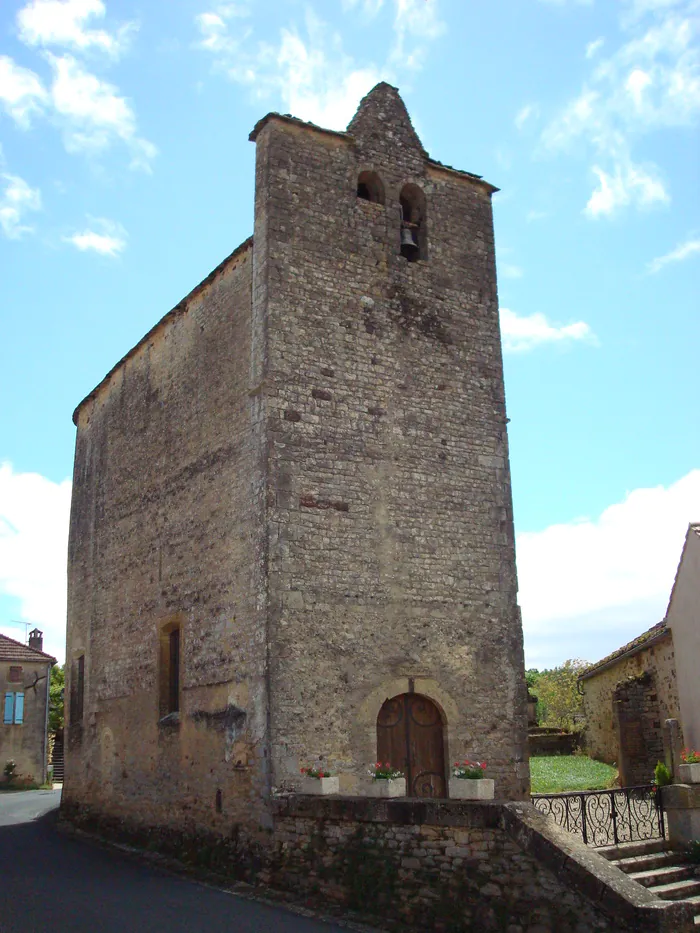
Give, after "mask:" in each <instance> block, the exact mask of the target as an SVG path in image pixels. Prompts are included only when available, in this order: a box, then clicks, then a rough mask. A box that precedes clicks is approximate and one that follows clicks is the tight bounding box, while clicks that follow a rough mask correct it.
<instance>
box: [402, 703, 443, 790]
mask: <svg viewBox="0 0 700 933" xmlns="http://www.w3.org/2000/svg"><path fill="white" fill-rule="evenodd" d="M406 707H407V713H408V716H407V719H408V734H409V758H410V778H411V783H410V786H409V788H408V789H407V793H408V794H410V796H412V797H445V796H447V795H446V793H445V790H446V787H445V750H444V745H443V737H442V718H441V716H440V711H439V710H438V708H437V706H435V704H434V703H432V702H431V701H430V700H429V699H428V698H427V697H424V696H421V695H420V694H416V693H409V694H408V695H407V697H406Z"/></svg>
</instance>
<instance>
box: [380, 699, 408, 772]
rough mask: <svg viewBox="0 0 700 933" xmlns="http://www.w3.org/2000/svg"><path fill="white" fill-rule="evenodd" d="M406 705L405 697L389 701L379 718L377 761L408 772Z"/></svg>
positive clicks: (383, 707)
mask: <svg viewBox="0 0 700 933" xmlns="http://www.w3.org/2000/svg"><path fill="white" fill-rule="evenodd" d="M406 738H407V736H406V705H405V703H404V698H403V696H398V697H394V698H393V700H387V701H386V702H385V703H384V705H383V706H382V708H381V710H380V711H379V716H378V718H377V761H380V762H381V763H382V764H386V763H387V762H388V763H389V764H390V765H391V767H392V768H396V769H397V770H399V771H403V772H404V773H405V772H406V768H407V766H408V754H407V747H408V746H407V744H406Z"/></svg>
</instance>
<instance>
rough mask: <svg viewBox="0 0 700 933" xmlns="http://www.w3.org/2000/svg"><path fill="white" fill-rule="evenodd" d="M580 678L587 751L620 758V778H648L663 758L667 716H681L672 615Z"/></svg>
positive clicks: (599, 756) (623, 781)
mask: <svg viewBox="0 0 700 933" xmlns="http://www.w3.org/2000/svg"><path fill="white" fill-rule="evenodd" d="M579 682H580V683H581V685H582V688H583V692H584V708H585V713H586V723H587V725H586V747H587V750H588V753H589V754H590V755H591V757H593V758H597V759H599V760H601V761H607V762H609V763H610V764H613V763H614V764H616V765H617V766H618V769H619V772H620V782H621V784H623V785H626V786H630V785H635V784H648V783H649V782H650V781H651V780H652V778H653V773H654V766H655V765H656V762H657V761H659V760H661V761H663V760H664V744H663V724H664V720H665V719H678V718H679V704H678V687H677V680H676V657H675V651H674V643H673V636H672V634H671V629H670V627H669V625H668V622H667V620H664V621H663V622H659V623H658V624H657V625H654V626H652V628H650V629H649V631H647V632H644V633H643V634H642V635H640V636H639V637H638V638H635V639H634V641H631V642H630V643H629V644H627V645H624V646H623V647H622V648H619V649H618V650H617V651H614V652H613V653H612V654H610V655H608V656H607V657H606V658H603V660H602V661H598V663H597V664H593V665H591V667H589V668H588V669H587V670H586V671H584V673H583V674H581V676H580V678H579Z"/></svg>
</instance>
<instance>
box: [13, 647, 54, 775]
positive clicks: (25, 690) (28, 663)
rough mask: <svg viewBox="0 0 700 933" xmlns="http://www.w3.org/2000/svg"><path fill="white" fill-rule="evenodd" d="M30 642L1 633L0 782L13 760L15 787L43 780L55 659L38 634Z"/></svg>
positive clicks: (46, 756)
mask: <svg viewBox="0 0 700 933" xmlns="http://www.w3.org/2000/svg"><path fill="white" fill-rule="evenodd" d="M40 634H41V633H39V635H40ZM33 644H34V645H35V647H29V646H27V645H23V644H21V643H20V642H17V641H15V640H14V639H13V638H8V637H7V636H5V635H0V715H1V718H0V782H3V781H4V780H5V778H4V776H3V770H4V768H5V765H6V764H7V762H8V761H14V762H15V765H16V770H15V774H14V778H13V781H14V783H15V784H16V785H17V786H22V784H43V783H44V781H45V780H46V766H47V759H48V748H47V721H48V698H49V676H50V671H51V667H52V665H53V664H55V663H56V659H55V658H53V657H51V655H49V654H46V653H44V652H43V651H42V650H41V648H42V644H41V638H40V637H39V638H35V639H34V640H33Z"/></svg>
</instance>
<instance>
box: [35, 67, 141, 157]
mask: <svg viewBox="0 0 700 933" xmlns="http://www.w3.org/2000/svg"><path fill="white" fill-rule="evenodd" d="M47 58H48V60H49V63H50V64H51V67H52V69H53V73H54V79H53V83H52V85H51V103H52V105H53V110H54V114H55V116H56V118H57V121H58V123H59V125H60V126H61V128H62V130H63V139H64V144H65V146H66V149H67V150H68V152H87V153H96V152H100V151H102V150H104V149H106V148H107V147H108V146H110V145H112V144H113V143H114V142H115V141H121V142H122V143H124V144H125V145H126V147H127V148H128V150H129V152H130V153H131V167H132V168H139V169H143V170H145V171H150V162H151V160H152V159H153V158H154V156H155V155H156V152H157V150H156V147H155V146H154V145H153V143H150V142H148V140H146V139H142V138H141V137H139V136H138V135H137V133H136V117H135V115H134V111H133V110H132V108H131V106H130V104H129V103H128V101H127V100H126V98H125V97H121V96H119V94H118V90H117V88H116V87H114V85H112V84H109V83H108V82H106V81H103V80H102V79H100V78H98V77H97V76H96V75H94V74H91V73H90V72H88V71H86V70H85V69H84V68H83V66H82V65H81V64H80V63H79V62H78V61H76V59H75V58H73V56H72V55H68V54H65V55H61V56H55V55H53V54H52V53H50V52H48V53H47Z"/></svg>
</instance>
